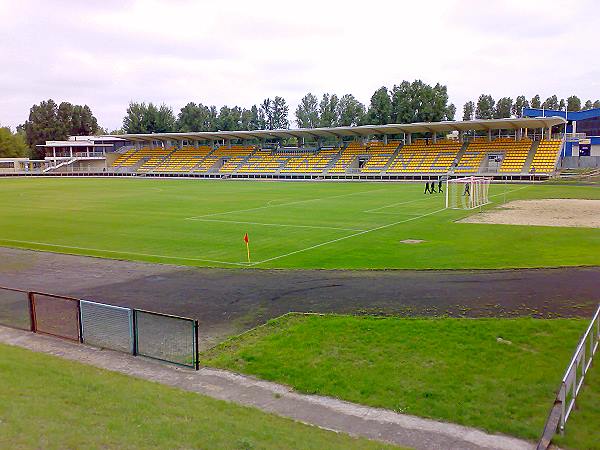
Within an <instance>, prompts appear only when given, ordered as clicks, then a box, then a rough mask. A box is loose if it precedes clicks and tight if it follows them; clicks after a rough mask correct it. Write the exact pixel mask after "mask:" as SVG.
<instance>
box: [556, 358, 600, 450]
mask: <svg viewBox="0 0 600 450" xmlns="http://www.w3.org/2000/svg"><path fill="white" fill-rule="evenodd" d="M598 358H600V354H599V353H596V356H595V358H594V366H593V367H592V368H591V369H590V371H589V372H588V374H587V375H586V377H585V383H584V385H583V388H582V389H581V391H580V392H579V395H578V396H577V403H576V404H575V405H576V406H575V410H574V411H573V412H572V413H571V416H570V417H569V420H568V421H567V425H566V426H565V435H564V436H557V437H556V438H555V439H554V440H553V442H554V443H556V444H557V445H559V446H560V447H563V448H572V449H587V450H600V368H599V367H598V365H599V364H600V363H599V362H598Z"/></svg>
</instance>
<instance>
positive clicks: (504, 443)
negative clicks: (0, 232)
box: [0, 327, 533, 450]
mask: <svg viewBox="0 0 600 450" xmlns="http://www.w3.org/2000/svg"><path fill="white" fill-rule="evenodd" d="M0 342H2V343H5V344H10V345H16V346H19V347H23V348H27V349H29V350H33V351H37V352H43V353H47V354H51V355H55V356H60V357H62V358H66V359H70V360H75V361H79V362H82V363H85V364H90V365H93V366H96V367H100V368H103V369H108V370H113V371H116V372H120V373H124V374H126V375H131V376H135V377H138V378H143V379H146V380H150V381H155V382H158V383H162V384H166V385H169V386H174V387H176V388H179V389H183V390H186V391H191V392H196V393H199V394H204V395H207V396H209V397H213V398H216V399H220V400H227V401H231V402H235V403H238V404H242V405H246V406H252V407H255V408H258V409H261V410H263V411H266V412H269V413H274V414H277V415H280V416H284V417H289V418H292V419H295V420H298V421H301V422H304V423H308V424H312V425H316V426H318V427H321V428H325V429H328V430H334V431H340V432H344V433H348V434H351V435H354V436H362V437H367V438H370V439H377V440H380V441H384V442H389V443H393V444H396V445H401V446H406V447H410V448H415V449H433V450H437V449H440V450H441V449H444V450H454V449H457V450H458V449H460V450H483V449H490V450H491V449H505V450H525V449H532V448H533V445H532V443H530V442H527V441H523V440H520V439H516V438H513V437H509V436H503V435H499V434H488V433H485V432H483V431H481V430H478V429H476V428H470V427H465V426H460V425H454V424H451V423H445V422H437V421H434V420H429V419H422V418H420V417H415V416H410V415H406V414H398V413H395V412H393V411H389V410H385V409H378V408H370V407H367V406H362V405H358V404H354V403H349V402H344V401H341V400H337V399H334V398H330V397H322V396H316V395H303V394H299V393H296V392H294V391H293V390H291V389H290V388H289V387H287V386H283V385H280V384H276V383H270V382H266V381H260V380H256V379H254V378H251V377H247V376H242V375H237V374H234V373H231V372H227V371H224V370H218V369H210V368H202V369H200V370H199V371H193V370H189V369H180V368H175V367H172V366H169V365H166V364H160V363H156V362H152V361H148V360H144V359H143V358H135V357H133V356H131V355H128V354H124V353H118V352H113V351H110V350H99V349H95V348H92V347H88V346H85V345H81V344H77V343H74V342H69V341H64V340H61V339H57V338H53V337H49V336H42V335H39V334H34V333H30V332H27V331H21V330H13V329H10V328H5V327H0ZM92 387H93V386H92ZM92 387H91V388H92ZM41 395H43V393H42V394H41ZM189 401H193V398H191V397H190V398H189ZM243 448H246V447H243Z"/></svg>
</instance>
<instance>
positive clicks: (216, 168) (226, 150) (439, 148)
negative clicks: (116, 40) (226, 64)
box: [40, 116, 567, 180]
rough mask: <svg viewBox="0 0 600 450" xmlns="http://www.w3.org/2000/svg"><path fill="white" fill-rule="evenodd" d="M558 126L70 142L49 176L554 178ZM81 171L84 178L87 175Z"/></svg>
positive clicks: (529, 121) (502, 123) (57, 148)
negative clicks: (469, 176)
mask: <svg viewBox="0 0 600 450" xmlns="http://www.w3.org/2000/svg"><path fill="white" fill-rule="evenodd" d="M566 123H567V120H566V119H565V118H564V117H559V116H551V117H546V116H542V117H523V118H511V119H491V120H471V121H446V122H431V123H429V122H428V123H411V124H388V125H363V126H354V127H333V128H312V129H285V130H253V131H216V132H186V133H156V134H124V135H119V136H104V137H102V136H100V137H89V136H87V137H75V138H71V139H70V140H69V141H61V142H48V143H46V145H42V146H40V147H42V148H44V150H45V152H46V161H45V162H46V165H45V168H44V169H43V170H42V172H44V173H47V174H82V173H86V172H87V173H90V174H91V173H94V172H95V173H98V172H101V173H102V174H104V175H116V176H136V175H137V176H158V177H165V176H187V177H200V178H258V179H260V178H268V179H366V180H411V179H412V180H420V179H437V178H439V177H440V176H445V177H450V178H453V177H461V176H465V175H482V176H489V177H494V178H496V179H514V180H519V179H524V180H525V179H527V180H531V179H535V180H541V179H546V178H548V177H549V176H552V175H553V174H554V173H555V171H556V170H557V167H558V166H559V162H560V157H561V154H564V146H565V133H564V132H563V131H564V125H565V124H566ZM86 169H87V170H86Z"/></svg>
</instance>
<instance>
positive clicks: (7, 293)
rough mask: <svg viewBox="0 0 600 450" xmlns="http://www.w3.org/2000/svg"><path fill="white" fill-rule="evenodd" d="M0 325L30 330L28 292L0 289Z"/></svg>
mask: <svg viewBox="0 0 600 450" xmlns="http://www.w3.org/2000/svg"><path fill="white" fill-rule="evenodd" d="M0 325H5V326H8V327H12V328H19V329H21V330H31V311H30V307H29V293H28V292H26V291H19V290H17V289H5V288H2V289H0Z"/></svg>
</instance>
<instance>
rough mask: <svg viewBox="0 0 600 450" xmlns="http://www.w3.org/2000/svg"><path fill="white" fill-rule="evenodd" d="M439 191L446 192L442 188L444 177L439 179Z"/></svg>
mask: <svg viewBox="0 0 600 450" xmlns="http://www.w3.org/2000/svg"><path fill="white" fill-rule="evenodd" d="M438 192H439V193H440V194H441V193H442V192H444V191H443V190H442V179H441V178H440V179H439V180H438Z"/></svg>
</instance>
